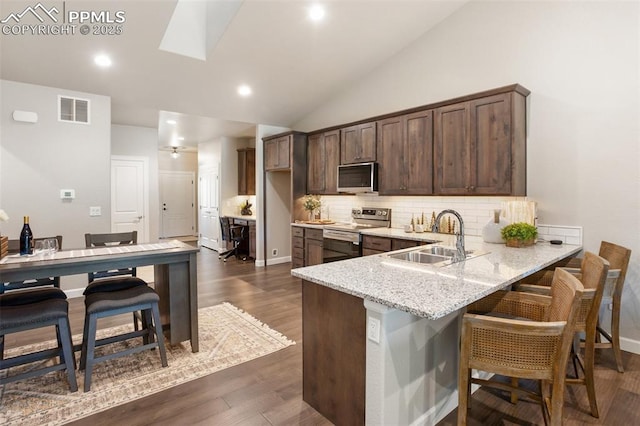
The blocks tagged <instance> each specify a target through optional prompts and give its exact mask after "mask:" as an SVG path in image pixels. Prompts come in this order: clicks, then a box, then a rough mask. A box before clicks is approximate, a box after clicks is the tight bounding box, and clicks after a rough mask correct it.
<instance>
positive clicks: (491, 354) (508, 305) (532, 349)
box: [458, 269, 583, 425]
mask: <svg viewBox="0 0 640 426" xmlns="http://www.w3.org/2000/svg"><path fill="white" fill-rule="evenodd" d="M582 292H583V286H582V284H581V283H580V281H579V280H578V279H577V278H576V277H574V276H573V275H571V274H570V273H569V272H567V271H563V270H561V269H558V270H557V271H556V272H555V275H554V278H553V282H552V284H551V296H543V295H539V294H532V293H524V292H515V291H498V292H495V293H493V294H491V295H489V296H487V297H485V298H484V299H481V300H479V301H477V302H474V303H472V304H471V305H469V306H468V308H467V313H465V314H464V315H463V317H462V334H461V346H460V364H459V374H458V425H466V423H467V409H468V406H469V400H470V392H471V384H472V383H475V384H479V385H482V386H489V387H494V388H497V389H502V390H506V391H509V392H518V393H522V394H526V395H528V396H530V397H532V398H533V399H535V400H537V401H538V402H540V405H541V407H542V412H543V416H544V418H545V422H550V423H551V424H552V425H560V424H561V423H562V408H563V403H564V388H565V380H564V376H565V372H566V367H567V361H568V359H569V354H570V350H571V344H572V341H573V335H574V326H575V321H576V318H577V313H578V309H579V306H580V300H581V298H582ZM489 312H491V313H499V314H501V315H503V316H505V317H499V316H493V315H486V313H489ZM519 318H525V319H519ZM529 318H534V319H533V320H531V319H529ZM472 369H475V370H481V371H485V372H489V373H493V374H497V375H502V376H506V377H512V378H522V379H532V380H538V381H539V382H540V392H539V393H535V392H533V391H530V390H527V389H524V388H521V387H514V386H512V385H510V384H509V383H502V382H498V381H494V380H487V379H480V378H474V377H472V376H471V371H472Z"/></svg>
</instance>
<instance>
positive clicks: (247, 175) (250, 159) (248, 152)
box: [238, 149, 256, 195]
mask: <svg viewBox="0 0 640 426" xmlns="http://www.w3.org/2000/svg"><path fill="white" fill-rule="evenodd" d="M255 194H256V151H255V150H254V149H239V150H238V195H255Z"/></svg>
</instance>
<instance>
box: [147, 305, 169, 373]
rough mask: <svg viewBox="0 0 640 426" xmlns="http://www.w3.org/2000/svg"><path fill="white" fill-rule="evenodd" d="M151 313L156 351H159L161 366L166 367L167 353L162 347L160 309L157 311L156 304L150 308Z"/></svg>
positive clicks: (162, 336)
mask: <svg viewBox="0 0 640 426" xmlns="http://www.w3.org/2000/svg"><path fill="white" fill-rule="evenodd" d="M151 311H152V312H153V322H154V323H155V333H156V338H157V340H158V349H159V350H160V360H161V361H162V366H163V367H167V366H168V365H169V363H168V362H167V352H166V350H165V347H164V334H163V333H162V323H161V322H160V309H158V304H157V303H154V304H153V305H152V306H151ZM149 330H150V331H151V327H149Z"/></svg>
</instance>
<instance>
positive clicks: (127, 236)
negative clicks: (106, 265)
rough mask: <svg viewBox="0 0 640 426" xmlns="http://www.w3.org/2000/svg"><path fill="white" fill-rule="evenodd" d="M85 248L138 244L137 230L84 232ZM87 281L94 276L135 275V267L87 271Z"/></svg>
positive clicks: (90, 280)
mask: <svg viewBox="0 0 640 426" xmlns="http://www.w3.org/2000/svg"><path fill="white" fill-rule="evenodd" d="M84 241H85V247H86V248H92V247H107V246H120V245H133V244H138V231H131V232H114V233H109V234H89V233H87V234H84ZM88 275H89V282H93V280H94V279H96V278H105V277H115V276H119V275H131V276H133V277H135V276H136V268H121V269H114V270H109V271H98V272H89V274H88Z"/></svg>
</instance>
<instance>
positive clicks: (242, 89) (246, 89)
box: [238, 84, 251, 96]
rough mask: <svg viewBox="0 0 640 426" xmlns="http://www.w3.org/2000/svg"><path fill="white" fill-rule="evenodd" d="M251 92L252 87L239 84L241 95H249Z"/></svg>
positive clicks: (239, 93)
mask: <svg viewBox="0 0 640 426" xmlns="http://www.w3.org/2000/svg"><path fill="white" fill-rule="evenodd" d="M250 94H251V87H249V86H247V85H246V84H242V85H240V86H238V95H240V96H249V95H250Z"/></svg>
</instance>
